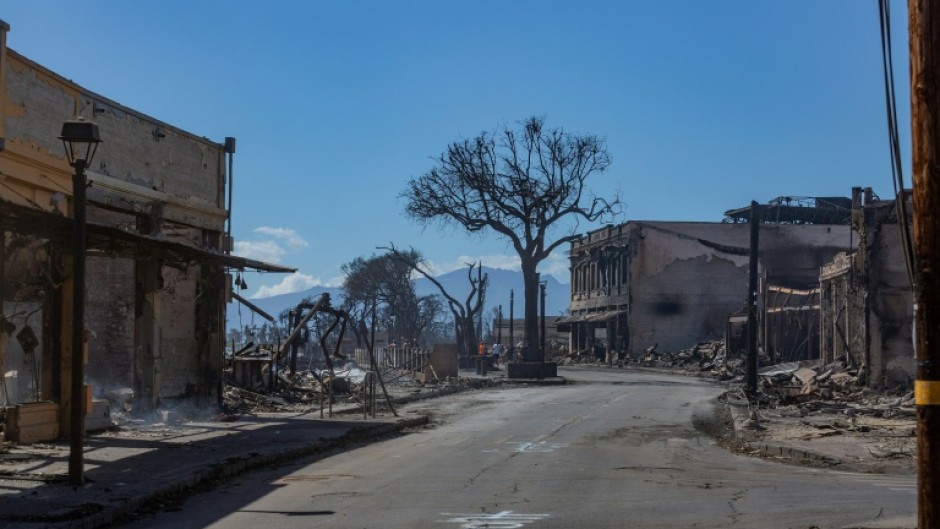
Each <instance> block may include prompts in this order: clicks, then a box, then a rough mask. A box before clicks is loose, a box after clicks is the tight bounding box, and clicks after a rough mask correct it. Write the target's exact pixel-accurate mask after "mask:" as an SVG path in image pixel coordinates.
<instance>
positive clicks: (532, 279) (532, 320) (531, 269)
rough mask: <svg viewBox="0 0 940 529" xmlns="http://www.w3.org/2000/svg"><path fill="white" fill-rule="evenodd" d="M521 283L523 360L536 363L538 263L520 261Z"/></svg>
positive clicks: (527, 260) (537, 358)
mask: <svg viewBox="0 0 940 529" xmlns="http://www.w3.org/2000/svg"><path fill="white" fill-rule="evenodd" d="M521 264H522V281H523V283H524V285H525V290H524V292H523V300H524V301H525V311H524V315H525V323H524V324H523V326H522V328H523V340H524V342H525V345H524V346H523V347H524V349H523V360H524V361H526V362H538V360H539V358H540V355H539V350H538V347H539V346H538V342H539V340H538V336H539V276H538V273H537V272H536V271H535V269H536V267H537V266H538V262H536V261H534V260H531V259H523V260H522V263H521Z"/></svg>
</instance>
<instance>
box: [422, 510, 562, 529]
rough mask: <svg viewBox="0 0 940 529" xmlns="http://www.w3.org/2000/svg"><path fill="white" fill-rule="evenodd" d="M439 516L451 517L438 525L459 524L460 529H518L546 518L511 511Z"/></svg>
mask: <svg viewBox="0 0 940 529" xmlns="http://www.w3.org/2000/svg"><path fill="white" fill-rule="evenodd" d="M441 516H453V518H449V519H447V520H438V522H439V523H459V524H461V525H460V527H461V529H483V528H490V529H520V528H521V527H523V526H524V525H525V524H529V523H532V522H537V521H539V520H543V519H545V518H548V517H549V516H550V515H548V514H515V513H513V512H512V511H502V512H498V513H495V514H454V513H449V512H443V513H441Z"/></svg>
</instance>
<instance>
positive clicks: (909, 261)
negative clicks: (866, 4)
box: [878, 0, 914, 291]
mask: <svg viewBox="0 0 940 529" xmlns="http://www.w3.org/2000/svg"><path fill="white" fill-rule="evenodd" d="M878 14H879V19H880V22H881V64H882V68H883V70H884V83H885V107H886V110H887V117H888V144H889V150H890V152H891V183H892V185H893V186H894V196H895V204H896V206H895V207H896V209H897V213H898V229H900V231H901V245H902V251H903V253H904V262H905V264H906V265H907V279H908V282H909V283H910V285H911V290H912V291H913V290H914V244H913V242H912V241H911V233H910V230H909V226H908V216H907V196H906V193H905V192H904V172H903V167H902V166H901V147H900V142H899V140H898V112H897V103H896V98H895V92H894V60H893V59H892V49H891V6H890V0H878Z"/></svg>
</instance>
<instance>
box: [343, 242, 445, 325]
mask: <svg viewBox="0 0 940 529" xmlns="http://www.w3.org/2000/svg"><path fill="white" fill-rule="evenodd" d="M416 258H417V257H416ZM343 272H344V273H345V274H346V278H345V279H344V281H343V293H344V299H345V303H344V306H345V307H346V309H347V310H348V311H349V312H350V313H351V314H353V315H354V316H355V317H356V318H357V322H358V323H357V327H356V328H355V329H354V332H355V333H356V335H357V337H359V336H361V331H360V329H361V328H362V325H363V324H364V321H365V319H366V317H367V316H368V317H372V316H371V315H370V312H371V310H372V306H373V304H377V305H380V309H379V310H378V311H377V312H376V314H375V317H376V318H377V319H379V320H381V321H384V322H385V328H386V330H387V331H388V332H389V335H390V336H398V337H401V338H404V339H407V340H409V341H411V342H413V343H416V342H417V341H419V339H420V338H421V334H422V333H423V332H424V330H425V329H426V328H427V327H428V325H429V324H430V322H431V321H432V320H433V318H434V317H435V316H436V315H437V314H439V313H440V309H441V307H440V303H439V302H435V300H433V299H429V297H428V296H423V297H422V296H418V295H417V294H416V293H415V287H414V282H413V281H412V279H411V268H409V267H408V266H407V265H406V264H404V263H402V262H401V261H398V260H395V259H392V258H390V257H389V256H385V255H379V256H376V255H373V256H372V257H369V258H362V257H357V258H356V259H354V260H353V261H352V262H350V263H347V264H344V265H343Z"/></svg>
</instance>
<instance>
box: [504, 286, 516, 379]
mask: <svg viewBox="0 0 940 529" xmlns="http://www.w3.org/2000/svg"><path fill="white" fill-rule="evenodd" d="M513 302H514V299H513V293H512V289H511V288H510V289H509V358H507V359H506V361H507V363H508V362H509V361H511V360H512V359H513V358H515V356H516V355H515V353H516V335H515V334H514V332H513V319H512V305H513ZM507 369H508V368H507Z"/></svg>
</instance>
